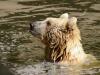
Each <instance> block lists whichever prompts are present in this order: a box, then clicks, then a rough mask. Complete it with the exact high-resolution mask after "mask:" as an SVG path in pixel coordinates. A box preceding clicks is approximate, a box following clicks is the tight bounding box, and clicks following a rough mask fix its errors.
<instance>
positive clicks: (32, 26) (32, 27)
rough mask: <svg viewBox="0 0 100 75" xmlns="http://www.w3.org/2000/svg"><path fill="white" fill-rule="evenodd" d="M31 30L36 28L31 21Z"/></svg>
mask: <svg viewBox="0 0 100 75" xmlns="http://www.w3.org/2000/svg"><path fill="white" fill-rule="evenodd" d="M30 30H31V31H32V30H34V23H30Z"/></svg>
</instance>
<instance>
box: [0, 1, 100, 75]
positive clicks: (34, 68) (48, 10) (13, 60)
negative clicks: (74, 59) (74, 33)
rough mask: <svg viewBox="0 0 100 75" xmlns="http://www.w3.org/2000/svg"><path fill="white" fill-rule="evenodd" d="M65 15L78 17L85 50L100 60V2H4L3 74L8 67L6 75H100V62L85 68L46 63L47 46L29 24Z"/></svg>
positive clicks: (0, 7)
mask: <svg viewBox="0 0 100 75" xmlns="http://www.w3.org/2000/svg"><path fill="white" fill-rule="evenodd" d="M65 12H68V13H69V14H70V15H72V16H77V17H78V26H79V28H80V30H81V34H82V40H83V41H82V43H83V47H84V50H85V52H86V53H90V54H92V55H94V56H95V57H96V58H97V59H98V61H99V60H100V1H99V0H0V63H2V64H3V65H2V66H1V65H0V71H2V70H3V71H4V70H5V69H6V68H7V70H6V71H5V72H7V73H3V74H4V75H5V74H6V75H7V74H8V75H10V73H8V69H9V71H11V72H12V73H13V74H14V75H17V74H19V75H100V63H99V62H96V63H93V64H88V65H85V66H84V67H83V66H81V67H76V66H75V67H71V66H61V65H59V64H54V63H49V62H44V47H45V46H44V45H43V44H42V43H41V42H40V40H39V39H37V38H35V37H34V36H32V35H31V34H30V33H29V23H30V22H32V21H36V20H43V19H45V18H46V17H51V16H52V17H59V15H61V14H62V13H65ZM79 16H80V17H79ZM5 66H6V67H5ZM3 74H2V75H3ZM0 75H1V72H0Z"/></svg>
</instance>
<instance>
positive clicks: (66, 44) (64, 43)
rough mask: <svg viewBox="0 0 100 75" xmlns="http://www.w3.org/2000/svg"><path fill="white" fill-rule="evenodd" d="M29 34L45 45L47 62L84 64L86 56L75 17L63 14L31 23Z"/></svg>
mask: <svg viewBox="0 0 100 75" xmlns="http://www.w3.org/2000/svg"><path fill="white" fill-rule="evenodd" d="M30 32H31V34H33V35H34V36H35V37H37V38H39V39H40V40H41V42H43V43H44V44H45V45H46V47H45V59H46V60H47V61H50V62H57V63H66V64H78V63H84V62H85V60H86V57H87V54H86V53H85V52H84V50H83V47H82V44H81V36H80V30H79V28H78V26H77V18H76V17H70V16H69V14H68V13H64V14H62V15H61V16H60V17H58V18H54V17H48V18H46V19H45V20H43V21H36V22H32V23H31V24H30Z"/></svg>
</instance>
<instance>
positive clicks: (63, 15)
mask: <svg viewBox="0 0 100 75" xmlns="http://www.w3.org/2000/svg"><path fill="white" fill-rule="evenodd" d="M68 17H69V15H68V13H64V14H62V15H61V16H60V18H67V19H68Z"/></svg>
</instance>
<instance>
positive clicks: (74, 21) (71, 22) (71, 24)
mask: <svg viewBox="0 0 100 75" xmlns="http://www.w3.org/2000/svg"><path fill="white" fill-rule="evenodd" d="M76 25H77V18H76V17H71V18H70V19H69V20H68V23H67V24H66V30H67V31H73V30H74V29H75V28H76Z"/></svg>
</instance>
